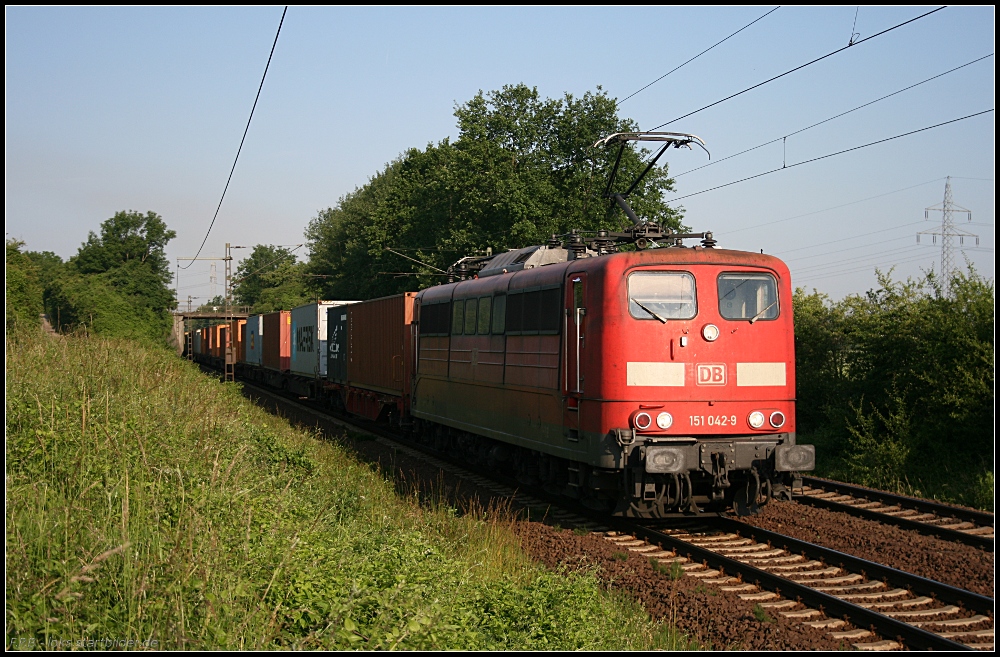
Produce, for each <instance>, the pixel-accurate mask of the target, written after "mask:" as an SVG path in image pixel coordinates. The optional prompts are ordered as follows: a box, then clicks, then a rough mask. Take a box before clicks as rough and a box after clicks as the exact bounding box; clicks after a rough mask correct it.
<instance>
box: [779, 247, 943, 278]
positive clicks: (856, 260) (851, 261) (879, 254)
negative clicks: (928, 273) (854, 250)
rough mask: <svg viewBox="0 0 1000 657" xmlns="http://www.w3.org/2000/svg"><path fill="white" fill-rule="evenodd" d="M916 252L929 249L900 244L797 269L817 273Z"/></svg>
mask: <svg viewBox="0 0 1000 657" xmlns="http://www.w3.org/2000/svg"><path fill="white" fill-rule="evenodd" d="M916 252H921V253H926V252H927V250H926V249H924V248H923V247H922V246H921V245H919V244H909V245H907V246H900V247H896V248H894V249H886V250H884V251H876V252H875V253H865V254H862V255H857V256H855V257H853V258H845V259H841V260H838V261H837V262H827V263H823V264H818V265H809V266H805V267H798V268H797V269H796V271H798V272H799V273H802V272H809V273H815V272H819V271H823V270H825V269H835V268H838V267H843V266H844V265H848V266H853V265H859V264H861V263H862V262H863V261H865V260H880V259H882V258H885V257H886V256H890V255H895V256H899V255H901V254H904V253H916Z"/></svg>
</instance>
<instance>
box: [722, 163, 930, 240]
mask: <svg viewBox="0 0 1000 657" xmlns="http://www.w3.org/2000/svg"><path fill="white" fill-rule="evenodd" d="M939 180H944V178H943V177H942V178H935V179H934V180H928V181H927V182H922V183H920V184H917V185H911V186H910V187H904V188H902V189H897V190H893V191H891V192H886V193H884V194H878V195H876V196H869V197H868V198H863V199H860V200H858V201H851V202H850V203H841V204H840V205H834V206H833V207H829V208H823V209H822V210H814V211H812V212H806V213H805V214H797V215H795V216H794V217H786V218H784V219H776V220H775V221H768V222H765V223H762V224H755V225H753V226H746V227H745V228H737V229H736V230H727V231H725V233H724V234H725V235H731V234H733V233H739V232H742V231H744V230H753V229H755V228H763V227H764V226H771V225H774V224H780V223H784V222H786V221H791V220H792V219H801V218H803V217H810V216H812V215H814V214H821V213H823V212H830V211H831V210H839V209H840V208H846V207H848V206H851V205H857V204H858V203H865V202H866V201H872V200H874V199H877V198H882V197H883V196H891V195H893V194H898V193H900V192H905V191H907V190H910V189H916V188H917V187H923V186H924V185H930V184H931V183H936V182H938V181H939ZM718 234H720V235H721V234H723V233H722V232H721V231H720V232H719V233H718Z"/></svg>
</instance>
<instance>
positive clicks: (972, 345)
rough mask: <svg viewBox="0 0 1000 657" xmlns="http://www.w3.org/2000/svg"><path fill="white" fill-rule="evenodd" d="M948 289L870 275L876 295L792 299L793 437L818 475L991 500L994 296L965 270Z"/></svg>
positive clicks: (928, 279) (932, 282)
mask: <svg viewBox="0 0 1000 657" xmlns="http://www.w3.org/2000/svg"><path fill="white" fill-rule="evenodd" d="M949 283H950V285H949V286H948V291H947V292H946V291H945V289H944V286H943V285H942V284H941V281H939V280H938V279H937V278H936V277H935V276H934V275H933V274H931V275H927V276H925V277H924V278H923V279H921V280H919V281H914V280H907V281H905V282H899V281H893V280H892V279H891V278H890V277H889V276H888V275H884V274H881V273H879V288H878V289H875V290H871V291H869V292H868V293H866V294H865V295H851V296H848V297H847V298H845V299H843V300H842V301H840V302H838V303H832V302H830V300H829V299H828V298H826V297H825V296H824V295H821V294H818V293H816V292H815V291H814V292H813V293H812V294H807V293H806V292H805V291H804V290H801V289H799V290H796V292H795V299H794V303H795V343H796V371H797V381H798V390H797V409H798V418H799V432H800V434H801V437H802V438H803V439H804V440H806V441H807V442H813V443H815V444H816V445H817V465H818V467H819V468H820V470H819V471H818V472H819V473H820V474H826V475H828V476H832V477H836V478H842V479H845V480H847V481H855V482H857V483H861V484H864V485H870V486H876V487H881V488H887V489H889V490H896V491H899V492H904V493H912V494H919V495H925V496H931V497H936V498H940V499H943V500H947V501H952V502H959V503H964V504H970V505H974V506H979V507H983V506H984V501H985V500H986V499H989V500H992V492H990V494H989V495H988V496H986V495H985V494H984V493H983V487H984V486H986V485H987V484H986V483H984V482H989V486H990V487H992V481H993V470H992V468H993V432H994V421H993V400H994V370H993V360H994V337H993V335H994V320H993V314H994V307H995V292H994V287H993V282H992V281H989V280H986V279H983V278H982V277H981V276H979V275H978V274H977V273H976V272H975V271H970V272H968V273H961V272H959V273H956V274H955V275H954V277H953V278H952V280H951V281H950V282H949ZM987 475H988V476H987ZM989 504H990V505H992V502H991V501H990V502H989Z"/></svg>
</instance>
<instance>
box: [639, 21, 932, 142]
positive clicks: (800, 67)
mask: <svg viewBox="0 0 1000 657" xmlns="http://www.w3.org/2000/svg"><path fill="white" fill-rule="evenodd" d="M945 7H947V5H943V6H941V7H938V8H937V9H932V10H931V11H928V12H926V13H924V14H921V15H919V16H916V17H914V18H911V19H909V20H907V21H903V22H902V23H898V24H896V25H893V26H892V27H889V28H886V29H884V30H882V31H881V32H876V33H875V34H873V35H871V36H868V37H865V38H864V39H859V40H858V41H855V42H853V43H848V44H847V45H846V46H843V47H841V48H837V49H836V50H834V51H832V52H828V53H827V54H825V55H823V56H821V57H817V58H816V59H813V60H812V61H808V62H806V63H805V64H800V65H799V66H796V67H795V68H793V69H789V70H787V71H785V72H784V73H780V74H778V75H775V76H774V77H772V78H768V79H767V80H764V81H763V82H758V83H757V84H755V85H753V86H751V87H747V88H746V89H743V90H742V91H737V92H736V93H734V94H730V95H729V96H726V97H725V98H722V99H720V100H717V101H715V102H714V103H709V104H708V105H705V106H704V107H699V108H698V109H696V110H694V111H693V112H688V113H687V114H682V115H681V116H678V117H677V118H676V119H670V120H669V121H666V122H664V123H661V124H660V125H658V126H656V127H655V128H653V130H659V129H660V128H662V127H664V126H667V125H670V124H671V123H674V122H676V121H680V120H681V119H686V118H687V117H689V116H693V115H695V114H697V113H698V112H701V111H703V110H707V109H708V108H710V107H715V106H716V105H719V104H721V103H724V102H726V101H727V100H732V99H733V98H736V97H737V96H741V95H743V94H745V93H747V92H748V91H753V90H754V89H757V88H758V87H762V86H764V85H765V84H768V83H770V82H774V81H775V80H778V79H780V78H783V77H785V76H786V75H789V74H791V73H794V72H796V71H800V70H802V69H804V68H805V67H807V66H811V65H813V64H815V63H817V62H821V61H823V60H824V59H826V58H828V57H833V56H834V55H836V54H837V53H841V52H844V51H845V50H847V49H848V48H852V47H854V46H858V45H861V44H862V43H864V42H866V41H871V40H872V39H875V38H877V37H880V36H882V35H883V34H887V33H889V32H892V31H893V30H896V29H899V28H901V27H903V26H904V25H909V24H910V23H912V22H914V21H918V20H920V19H921V18H926V17H927V16H930V15H931V14H933V13H936V12H939V11H941V10H942V9H944V8H945Z"/></svg>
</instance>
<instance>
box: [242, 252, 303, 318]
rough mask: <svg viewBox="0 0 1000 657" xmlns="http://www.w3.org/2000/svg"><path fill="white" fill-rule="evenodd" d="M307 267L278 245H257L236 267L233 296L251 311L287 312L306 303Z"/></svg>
mask: <svg viewBox="0 0 1000 657" xmlns="http://www.w3.org/2000/svg"><path fill="white" fill-rule="evenodd" d="M305 280H306V265H305V263H300V262H297V261H296V257H295V254H294V253H292V252H291V251H290V250H289V249H287V248H285V247H280V246H274V245H266V244H258V245H257V246H255V247H254V249H253V253H251V254H250V257H248V258H246V259H245V260H243V262H241V263H240V264H239V266H238V267H237V268H236V276H235V281H234V283H233V296H234V297H235V299H236V302H237V303H238V304H239V305H243V306H250V307H251V312H254V313H266V312H272V311H275V310H287V309H289V308H294V307H295V306H299V305H302V304H304V303H308V301H309V297H308V295H307V293H306V286H305Z"/></svg>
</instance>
